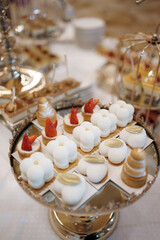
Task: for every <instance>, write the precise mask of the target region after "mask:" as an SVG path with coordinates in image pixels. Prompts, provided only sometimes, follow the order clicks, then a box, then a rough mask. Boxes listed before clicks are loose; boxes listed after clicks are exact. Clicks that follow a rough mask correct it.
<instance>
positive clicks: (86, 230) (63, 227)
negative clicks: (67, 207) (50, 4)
mask: <svg viewBox="0 0 160 240" xmlns="http://www.w3.org/2000/svg"><path fill="white" fill-rule="evenodd" d="M118 219H119V212H117V211H116V212H112V213H110V214H106V215H101V216H96V217H95V216H94V217H82V216H80V217H78V216H72V215H67V214H63V213H59V212H55V211H53V210H51V209H49V221H50V223H51V226H52V228H53V229H54V231H55V232H56V234H57V235H58V236H60V238H61V239H65V240H66V239H69V240H72V239H74V240H75V239H77V240H78V239H85V240H94V239H100V240H102V239H106V238H107V237H108V236H109V235H110V234H111V233H112V232H113V231H114V229H115V228H116V226H117V224H118Z"/></svg>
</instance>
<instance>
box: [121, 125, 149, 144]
mask: <svg viewBox="0 0 160 240" xmlns="http://www.w3.org/2000/svg"><path fill="white" fill-rule="evenodd" d="M120 138H121V139H122V140H123V141H124V142H125V143H126V144H128V145H129V146H130V147H131V148H143V147H144V145H145V143H146V141H147V134H146V131H145V129H144V128H143V127H141V126H138V125H132V126H128V127H126V128H124V129H123V130H122V131H121V132H120Z"/></svg>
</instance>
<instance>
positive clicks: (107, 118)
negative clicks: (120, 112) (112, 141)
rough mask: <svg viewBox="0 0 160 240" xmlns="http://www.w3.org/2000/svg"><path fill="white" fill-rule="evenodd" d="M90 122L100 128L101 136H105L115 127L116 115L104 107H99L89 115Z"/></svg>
mask: <svg viewBox="0 0 160 240" xmlns="http://www.w3.org/2000/svg"><path fill="white" fill-rule="evenodd" d="M91 123H92V124H93V125H95V126H97V127H99V128H100V130H101V137H107V136H108V135H109V134H110V133H113V132H114V131H115V130H116V128H117V125H116V124H117V117H116V115H115V114H114V113H110V112H109V111H108V110H106V109H101V110H99V111H98V112H96V113H93V114H92V116H91Z"/></svg>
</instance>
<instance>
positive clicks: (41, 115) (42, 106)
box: [36, 97, 57, 127]
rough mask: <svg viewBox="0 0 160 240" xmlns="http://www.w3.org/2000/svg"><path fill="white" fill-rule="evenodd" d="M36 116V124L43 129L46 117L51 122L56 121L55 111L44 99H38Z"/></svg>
mask: <svg viewBox="0 0 160 240" xmlns="http://www.w3.org/2000/svg"><path fill="white" fill-rule="evenodd" d="M36 116H37V120H38V123H39V124H40V125H41V126H43V127H45V124H46V118H47V117H49V118H50V120H51V121H52V122H55V121H56V120H57V114H56V111H55V109H54V108H53V107H52V106H51V104H50V103H49V102H48V100H47V99H46V98H45V97H41V98H39V101H38V110H37V112H36Z"/></svg>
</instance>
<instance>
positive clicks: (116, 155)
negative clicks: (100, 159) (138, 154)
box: [99, 138, 127, 165]
mask: <svg viewBox="0 0 160 240" xmlns="http://www.w3.org/2000/svg"><path fill="white" fill-rule="evenodd" d="M99 152H100V154H101V155H102V156H104V157H106V158H108V160H109V162H110V163H112V164H114V165H119V164H121V163H122V162H123V161H124V160H125V158H126V156H127V146H126V144H125V142H124V141H123V140H121V139H117V138H109V139H107V140H105V141H103V142H102V143H101V144H100V146H99Z"/></svg>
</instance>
